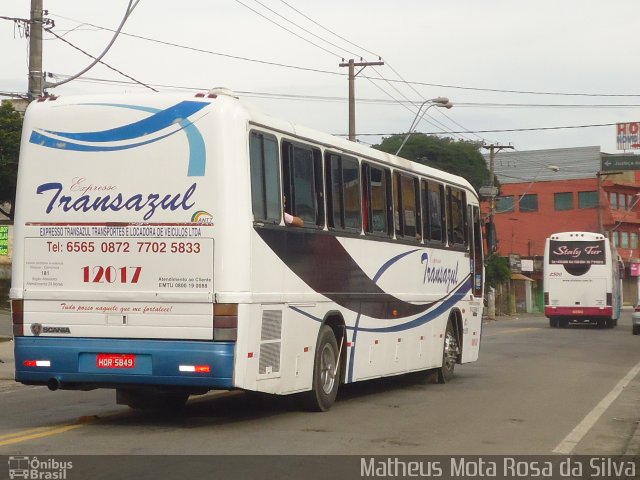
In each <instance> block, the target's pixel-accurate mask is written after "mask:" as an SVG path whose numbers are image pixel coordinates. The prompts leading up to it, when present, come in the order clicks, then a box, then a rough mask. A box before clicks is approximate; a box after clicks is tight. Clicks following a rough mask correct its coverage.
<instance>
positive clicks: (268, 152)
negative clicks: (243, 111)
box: [249, 132, 281, 223]
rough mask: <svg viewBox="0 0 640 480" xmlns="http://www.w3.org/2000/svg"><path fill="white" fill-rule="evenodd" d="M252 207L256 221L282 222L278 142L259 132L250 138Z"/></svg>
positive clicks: (251, 134)
mask: <svg viewBox="0 0 640 480" xmlns="http://www.w3.org/2000/svg"><path fill="white" fill-rule="evenodd" d="M249 158H250V166H251V206H252V210H253V218H254V220H255V221H264V222H269V223H279V222H280V201H281V199H280V177H279V174H278V171H279V168H278V142H277V140H276V138H275V137H273V136H271V135H265V134H263V133H259V132H251V133H250V136H249Z"/></svg>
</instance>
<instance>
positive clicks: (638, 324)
mask: <svg viewBox="0 0 640 480" xmlns="http://www.w3.org/2000/svg"><path fill="white" fill-rule="evenodd" d="M631 325H633V327H632V328H633V330H632V331H633V334H634V335H640V301H638V303H636V308H634V309H633V313H632V314H631Z"/></svg>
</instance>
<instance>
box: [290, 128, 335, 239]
mask: <svg viewBox="0 0 640 480" xmlns="http://www.w3.org/2000/svg"><path fill="white" fill-rule="evenodd" d="M297 150H303V151H309V152H311V163H312V165H311V172H312V176H313V178H312V179H311V181H310V182H309V184H310V185H311V186H312V188H313V191H312V192H311V198H312V200H313V206H312V207H313V211H314V217H315V218H314V220H313V221H308V220H307V219H306V218H304V216H303V214H301V212H299V211H298V206H299V205H298V204H299V202H298V198H297V196H296V192H295V189H296V187H295V178H296V177H295V174H296V165H295V163H296V161H297V157H296V151H297ZM281 159H282V162H281V163H282V165H281V170H282V171H281V175H282V195H286V197H287V204H288V205H289V209H290V212H289V213H290V214H291V215H295V216H298V217H301V218H302V220H303V221H304V225H303V226H304V227H307V228H316V229H322V228H324V225H325V205H324V183H325V182H324V178H323V171H322V152H321V150H320V148H319V147H317V146H315V145H310V144H307V143H302V142H298V141H295V140H291V139H289V138H283V139H282V142H281Z"/></svg>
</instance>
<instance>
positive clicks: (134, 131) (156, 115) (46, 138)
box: [29, 101, 209, 177]
mask: <svg viewBox="0 0 640 480" xmlns="http://www.w3.org/2000/svg"><path fill="white" fill-rule="evenodd" d="M82 105H90V106H101V107H116V108H125V109H130V110H139V111H142V112H147V113H151V114H152V115H151V116H150V117H148V118H145V119H143V120H140V121H138V122H134V123H131V124H128V125H123V126H120V127H116V128H112V129H109V130H102V131H96V132H58V131H53V130H42V131H36V130H33V131H32V132H31V137H30V138H29V142H30V143H33V144H35V145H41V146H44V147H48V148H55V149H58V150H69V151H76V152H110V151H120V150H127V149H131V148H136V147H141V146H144V145H148V144H150V143H154V142H157V141H158V140H162V139H164V138H167V137H169V136H171V135H173V134H175V133H177V132H180V131H183V132H184V133H185V135H186V136H187V142H188V144H189V166H188V170H187V176H189V177H201V176H204V174H205V167H206V158H207V156H206V148H205V143H204V138H203V137H202V134H201V133H200V131H199V130H198V129H197V128H196V127H195V125H194V124H193V123H192V122H191V121H189V120H187V117H189V116H190V115H193V114H194V113H196V112H198V111H200V110H201V109H203V108H204V107H206V106H207V105H209V103H206V102H193V101H184V102H180V103H178V104H176V105H174V106H172V107H170V108H168V109H166V110H160V109H157V108H152V107H145V106H142V105H128V104H113V103H86V104H82ZM174 124H179V125H180V127H182V128H181V129H178V130H175V131H173V132H169V133H167V134H165V135H162V136H159V137H155V138H153V139H149V140H145V141H140V142H135V143H129V144H126V145H110V146H107V145H104V143H105V142H115V141H125V140H133V139H136V138H143V137H146V136H148V135H150V134H152V133H157V132H159V131H161V130H163V129H165V128H168V127H170V126H172V125H174ZM51 135H56V136H57V137H60V138H54V137H52V136H51ZM61 138H64V139H67V141H65V140H61ZM71 140H75V141H81V142H92V143H95V144H96V145H87V144H81V143H75V142H73V141H71Z"/></svg>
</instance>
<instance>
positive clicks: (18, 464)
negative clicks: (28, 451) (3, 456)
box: [8, 456, 73, 480]
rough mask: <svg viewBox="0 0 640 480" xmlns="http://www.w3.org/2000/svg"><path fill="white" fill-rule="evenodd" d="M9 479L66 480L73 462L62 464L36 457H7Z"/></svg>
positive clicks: (61, 462) (51, 459) (50, 459)
mask: <svg viewBox="0 0 640 480" xmlns="http://www.w3.org/2000/svg"><path fill="white" fill-rule="evenodd" d="M8 463H9V478H10V479H12V480H13V479H14V478H25V479H33V480H66V479H67V478H68V477H67V471H68V470H71V469H72V468H73V462H63V461H59V460H56V459H54V458H47V459H46V460H42V459H38V457H33V458H31V457H26V456H11V457H9V462H8Z"/></svg>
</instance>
